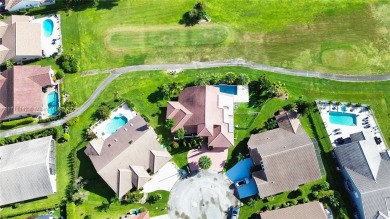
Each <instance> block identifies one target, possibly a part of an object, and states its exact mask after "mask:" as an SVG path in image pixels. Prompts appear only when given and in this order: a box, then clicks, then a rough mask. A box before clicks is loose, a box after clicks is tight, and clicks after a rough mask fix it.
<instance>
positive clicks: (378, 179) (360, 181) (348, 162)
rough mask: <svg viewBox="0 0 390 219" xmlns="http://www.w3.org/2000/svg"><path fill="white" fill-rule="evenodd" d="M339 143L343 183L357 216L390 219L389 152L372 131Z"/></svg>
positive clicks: (355, 134) (352, 135) (337, 150)
mask: <svg viewBox="0 0 390 219" xmlns="http://www.w3.org/2000/svg"><path fill="white" fill-rule="evenodd" d="M345 142H347V143H345V144H343V145H339V146H336V147H335V149H334V152H335V154H336V158H337V160H338V162H339V165H340V166H341V172H342V174H343V176H344V185H345V187H346V189H347V191H348V192H349V193H350V195H351V198H352V200H353V202H354V206H355V208H356V210H357V215H355V216H357V218H369V219H385V218H390V153H389V151H381V150H380V149H379V148H378V146H377V144H376V143H375V140H374V138H373V137H372V135H371V133H370V131H362V132H357V133H354V134H351V135H350V138H349V139H346V140H345Z"/></svg>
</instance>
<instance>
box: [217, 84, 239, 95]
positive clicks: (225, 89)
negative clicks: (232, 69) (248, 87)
mask: <svg viewBox="0 0 390 219" xmlns="http://www.w3.org/2000/svg"><path fill="white" fill-rule="evenodd" d="M216 87H219V91H220V92H222V93H226V94H232V95H237V86H236V85H217V86H216Z"/></svg>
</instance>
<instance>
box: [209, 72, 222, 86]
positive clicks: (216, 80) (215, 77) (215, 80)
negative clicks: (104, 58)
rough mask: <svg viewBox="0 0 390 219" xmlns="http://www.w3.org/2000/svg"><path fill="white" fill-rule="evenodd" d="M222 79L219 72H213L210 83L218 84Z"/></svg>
mask: <svg viewBox="0 0 390 219" xmlns="http://www.w3.org/2000/svg"><path fill="white" fill-rule="evenodd" d="M221 81H222V75H221V74H220V73H216V74H213V75H212V76H211V77H210V84H212V85H218V84H220V83H221Z"/></svg>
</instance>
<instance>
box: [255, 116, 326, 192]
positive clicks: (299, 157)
mask: <svg viewBox="0 0 390 219" xmlns="http://www.w3.org/2000/svg"><path fill="white" fill-rule="evenodd" d="M285 116H286V115H285ZM279 119H280V118H279ZM284 121H286V120H284ZM287 121H288V120H287ZM298 122H299V120H298ZM294 126H295V125H294ZM286 127H288V128H287V129H285V128H277V129H274V130H270V131H267V132H263V133H259V134H256V135H252V136H251V138H250V139H249V141H248V147H249V149H250V152H251V158H252V160H253V162H254V164H255V165H259V164H260V162H261V161H262V162H263V166H264V170H261V171H258V172H255V173H253V178H254V179H255V181H256V184H257V187H258V189H259V195H260V197H267V196H270V195H274V194H277V193H280V192H284V191H289V190H295V189H297V188H298V186H299V185H301V184H304V183H307V182H310V181H314V180H317V179H320V178H321V172H320V169H319V164H318V161H317V156H316V153H315V150H314V145H313V142H312V141H311V139H310V138H309V136H308V135H307V134H306V132H305V131H304V130H303V128H302V126H301V125H300V124H299V126H298V127H297V128H296V129H295V128H292V127H293V126H287V125H286ZM294 130H296V131H294Z"/></svg>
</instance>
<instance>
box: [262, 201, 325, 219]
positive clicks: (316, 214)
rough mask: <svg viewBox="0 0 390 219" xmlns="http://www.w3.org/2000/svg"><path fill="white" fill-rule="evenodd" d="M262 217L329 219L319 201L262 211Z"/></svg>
mask: <svg viewBox="0 0 390 219" xmlns="http://www.w3.org/2000/svg"><path fill="white" fill-rule="evenodd" d="M260 218H261V219H285V218H289V219H314V218H315V219H327V218H328V217H327V215H326V213H325V210H324V207H323V206H322V204H321V203H320V202H319V201H314V202H309V203H306V204H300V205H295V206H292V207H288V208H281V209H277V210H273V211H266V212H262V213H260Z"/></svg>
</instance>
